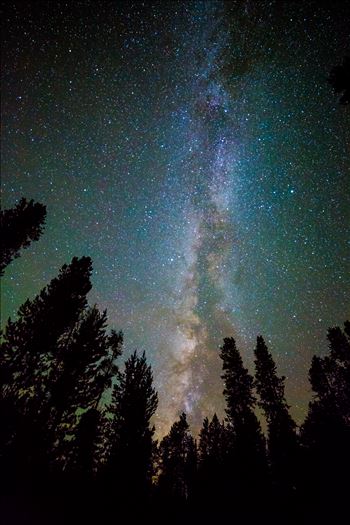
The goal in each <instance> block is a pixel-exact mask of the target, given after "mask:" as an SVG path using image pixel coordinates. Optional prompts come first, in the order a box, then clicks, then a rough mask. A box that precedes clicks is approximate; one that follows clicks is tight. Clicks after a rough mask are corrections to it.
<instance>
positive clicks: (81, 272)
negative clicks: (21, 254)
mask: <svg viewBox="0 0 350 525" xmlns="http://www.w3.org/2000/svg"><path fill="white" fill-rule="evenodd" d="M90 275H91V260H90V259H89V258H88V257H82V258H81V259H77V258H73V260H72V262H71V264H70V265H64V266H63V267H62V269H61V270H60V273H59V275H58V277H56V278H54V279H53V280H52V281H51V283H50V284H49V285H48V286H47V287H46V288H44V289H43V290H42V291H41V292H40V294H39V295H38V296H37V297H36V298H35V299H34V300H33V301H29V300H27V301H26V302H25V303H24V305H22V306H21V307H20V309H19V311H18V319H17V320H16V321H15V322H12V321H11V320H10V319H9V321H8V324H7V326H6V329H5V333H4V337H3V342H2V344H1V348H0V352H1V362H0V377H1V405H2V407H4V406H6V407H7V408H6V410H7V412H9V411H11V413H12V417H13V419H14V421H15V422H16V428H12V430H11V431H10V434H11V437H10V438H7V439H5V441H6V446H7V447H8V446H10V445H11V443H12V444H13V445H14V444H15V443H17V444H16V445H15V448H16V450H17V453H18V457H17V460H18V461H19V459H18V458H19V457H20V456H21V463H22V464H23V463H25V459H24V458H25V457H26V456H28V457H29V456H33V457H38V455H39V454H40V453H43V450H42V447H43V441H45V440H46V437H47V436H46V430H47V428H46V424H47V420H46V419H47V415H48V406H49V404H50V397H51V386H52V377H55V376H56V370H55V366H54V365H55V364H56V357H57V353H58V346H59V345H58V341H59V339H60V338H65V337H66V334H69V333H70V332H71V331H72V330H73V329H74V326H75V324H76V322H77V320H78V318H79V316H80V315H81V312H82V311H83V310H84V308H85V307H86V294H87V293H88V292H89V290H90V288H91V283H90ZM9 407H10V408H9Z"/></svg>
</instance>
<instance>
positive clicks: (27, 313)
mask: <svg viewBox="0 0 350 525" xmlns="http://www.w3.org/2000/svg"><path fill="white" fill-rule="evenodd" d="M23 202H26V201H24V200H22V201H21V203H22V205H21V206H20V207H18V206H17V207H16V208H15V210H12V212H11V210H8V211H7V212H4V213H5V214H7V216H8V217H14V216H15V215H17V219H16V220H13V222H12V226H11V221H10V220H7V222H6V221H5V222H6V226H5V229H6V228H7V236H8V239H9V240H8V241H7V246H8V247H9V248H7V253H8V254H12V255H10V256H6V257H5V259H3V260H2V264H3V266H2V269H4V268H5V266H6V265H7V264H9V262H11V260H12V258H13V257H15V256H17V255H18V253H19V250H20V248H21V247H23V246H27V245H28V243H29V239H36V238H38V236H39V234H40V232H41V226H40V225H41V224H42V221H43V217H44V215H43V210H44V207H41V205H35V204H33V202H32V201H31V203H30V208H31V209H32V210H33V209H36V210H40V213H38V214H37V215H36V218H35V219H33V221H32V225H31V228H30V231H31V232H32V233H30V234H28V231H27V230H26V233H25V234H24V233H23V235H22V234H18V236H17V239H16V241H15V242H13V243H12V244H11V242H12V241H11V234H10V232H11V228H15V229H17V228H18V224H23V223H24V222H26V220H27V219H26V220H24V219H23V216H22V217H21V214H23V215H25V216H26V214H27V212H28V207H27V206H26V205H24V204H23ZM11 220H12V219H11ZM2 224H3V223H2ZM33 232H36V233H35V234H33ZM10 246H12V247H10ZM91 272H92V264H91V260H90V258H89V257H82V258H80V259H78V258H76V257H75V258H73V259H72V261H71V263H70V264H68V265H64V266H63V267H62V268H61V270H60V272H59V274H58V276H57V277H56V278H54V279H53V280H52V281H51V282H50V283H49V284H48V286H46V287H45V288H44V289H43V290H42V291H41V292H40V293H39V294H38V295H37V296H36V297H35V298H34V299H33V300H29V299H28V300H27V301H26V302H25V303H24V304H23V305H22V306H21V307H20V309H19V311H18V315H17V318H16V320H15V321H12V320H11V319H9V320H8V323H7V325H6V328H5V331H4V333H3V337H2V342H1V349H0V381H1V383H0V388H1V390H0V481H1V487H0V495H1V499H2V502H1V509H2V514H3V517H5V523H23V524H24V523H43V524H44V523H45V524H47V523H53V524H55V523H72V524H78V523H82V524H85V523H102V522H104V521H106V520H108V521H109V522H111V523H112V522H114V523H118V522H119V523H125V522H126V520H128V521H130V522H134V521H135V522H140V523H164V522H166V523H197V522H198V523H199V522H202V521H203V522H206V521H207V520H210V521H212V522H214V521H215V522H217V523H226V522H227V523H235V522H236V523H255V522H258V521H259V522H261V523H266V522H267V523H276V524H277V523H278V524H279V523H328V522H330V521H332V522H335V523H336V522H337V521H334V520H335V519H341V516H342V513H345V512H346V503H347V494H348V491H349V483H348V476H349V472H350V460H349V457H350V455H349V443H350V323H349V322H348V321H347V322H346V323H345V325H344V329H343V330H342V329H341V328H339V327H334V328H330V329H329V331H328V335H327V337H328V341H329V352H328V354H327V355H325V356H323V357H316V356H314V358H313V359H312V363H311V367H310V372H309V379H310V384H311V388H312V391H313V397H312V400H311V402H310V404H309V410H308V414H307V417H306V419H305V421H304V423H303V425H302V426H301V427H300V428H299V429H298V428H297V425H296V423H295V422H294V421H293V419H292V417H291V415H290V412H289V408H290V407H289V406H288V404H287V401H286V399H285V392H284V377H279V376H278V374H277V369H276V365H275V362H274V360H273V357H272V355H271V353H270V352H269V349H268V348H267V346H266V343H265V341H264V339H263V337H261V336H259V337H258V338H257V342H256V347H255V351H254V354H255V373H254V376H253V375H251V373H250V372H249V371H248V369H247V368H246V367H245V366H244V363H243V360H242V357H241V355H240V352H239V350H238V348H237V346H236V342H235V340H234V339H233V338H232V337H228V338H225V339H224V341H223V344H222V346H221V348H220V354H219V355H220V358H221V360H222V370H223V372H222V379H223V395H224V397H225V401H226V416H225V418H224V420H223V421H220V420H219V418H218V417H217V415H216V414H214V416H213V417H212V418H211V419H210V420H209V419H208V418H205V419H204V421H203V425H202V428H201V431H200V433H199V436H198V440H196V439H195V438H194V437H193V436H192V434H191V431H190V427H189V424H188V421H187V417H186V414H185V413H182V414H181V415H180V416H179V419H178V420H177V421H175V422H174V424H173V425H172V427H171V429H170V431H169V433H168V435H166V436H165V437H164V438H163V439H162V440H161V441H160V443H158V442H157V441H156V440H155V437H154V433H155V428H154V426H153V424H152V417H153V415H154V413H155V411H156V409H157V403H158V397H157V393H156V391H155V389H154V386H153V376H152V370H151V367H150V366H149V365H148V364H147V360H146V357H145V354H144V353H143V354H139V353H137V352H136V351H135V352H134V353H133V354H132V355H130V357H128V358H127V359H126V361H125V363H124V365H121V363H120V358H121V355H122V351H123V335H122V333H121V332H115V331H113V330H112V331H108V329H107V314H106V312H100V311H99V310H98V308H97V307H96V306H93V307H90V306H89V305H88V301H87V294H88V292H89V291H90V289H91V281H90V278H91ZM257 409H259V410H260V411H261V412H262V414H263V416H264V420H265V423H266V431H265V432H263V430H262V426H261V418H258V417H257ZM339 522H340V521H339Z"/></svg>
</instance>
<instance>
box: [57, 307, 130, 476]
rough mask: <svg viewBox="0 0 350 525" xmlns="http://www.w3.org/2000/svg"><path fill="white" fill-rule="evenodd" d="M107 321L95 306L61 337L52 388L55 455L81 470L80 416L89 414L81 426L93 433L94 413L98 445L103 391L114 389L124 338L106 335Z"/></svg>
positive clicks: (92, 466) (113, 334)
mask: <svg viewBox="0 0 350 525" xmlns="http://www.w3.org/2000/svg"><path fill="white" fill-rule="evenodd" d="M106 322H107V314H106V312H105V311H104V312H103V313H102V314H101V313H100V312H99V311H98V309H97V308H96V306H95V307H93V308H90V309H87V310H86V311H84V312H83V314H82V316H81V318H80V320H79V322H78V323H77V325H76V327H75V328H74V330H73V331H72V332H71V333H69V334H67V337H66V338H62V340H61V341H60V344H59V348H58V352H57V354H58V355H57V358H56V363H55V365H56V366H55V374H54V375H53V376H54V377H53V379H52V387H51V389H50V391H51V396H50V418H49V428H50V429H51V432H52V433H53V436H52V443H55V447H56V455H57V454H58V456H61V459H62V460H63V462H66V461H68V462H70V463H71V465H73V466H75V467H74V468H77V469H78V470H79V469H80V466H79V464H77V461H78V460H77V457H74V456H79V455H80V452H79V446H76V443H75V437H76V435H77V433H79V432H80V433H81V428H80V419H81V417H82V416H81V414H86V413H87V412H86V411H88V413H89V414H90V416H89V418H87V416H85V417H83V423H82V424H83V428H84V429H85V428H86V424H85V422H86V421H89V422H90V426H89V428H90V431H91V421H92V416H91V414H95V416H94V421H96V429H95V433H96V436H95V444H96V446H97V443H96V440H97V433H98V427H99V425H100V424H101V421H100V412H99V411H98V408H99V404H100V402H101V398H102V396H103V394H104V392H105V391H106V390H107V389H109V388H110V387H111V384H112V379H113V377H114V376H117V375H118V366H117V364H116V362H115V360H116V359H117V358H118V357H119V356H120V354H121V345H122V335H121V334H117V333H116V332H114V331H113V332H112V333H111V335H107V333H106ZM68 437H69V439H67V438H68ZM89 439H90V438H89ZM78 441H79V440H78ZM79 442H81V439H80V441H79ZM94 459H96V460H97V458H94ZM93 469H94V462H92V463H91V465H90V474H91V473H92V471H93Z"/></svg>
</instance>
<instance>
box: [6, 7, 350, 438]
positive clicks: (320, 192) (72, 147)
mask: <svg viewBox="0 0 350 525" xmlns="http://www.w3.org/2000/svg"><path fill="white" fill-rule="evenodd" d="M319 4H322V5H319ZM324 4H325V2H322V3H319V2H317V1H310V2H307V3H306V2H277V1H269V2H266V1H261V2H252V1H251V2H250V1H246V2H241V1H240V2H224V1H217V2H216V1H210V0H207V1H202V2H200V1H198V2H197V1H187V2H183V1H181V2H177V1H159V2H134V3H132V2H86V1H81V2H72V3H71V2H68V3H65V2H54V3H53V5H51V4H49V5H47V3H46V2H45V3H41V2H33V3H32V5H29V4H23V5H22V4H21V3H19V2H18V3H16V2H9V3H8V5H7V6H6V8H5V12H4V13H3V20H4V29H3V38H4V43H3V87H2V90H3V101H2V102H3V107H2V110H3V114H2V120H3V132H2V141H3V142H2V203H3V206H4V207H5V208H6V207H12V206H14V204H15V202H16V201H17V200H18V199H20V197H21V196H25V197H26V198H28V199H31V198H32V199H34V200H36V201H39V202H42V203H43V204H45V205H47V212H48V216H47V223H46V228H45V233H44V235H43V236H42V237H41V239H40V240H39V241H38V242H37V243H34V244H32V245H31V246H30V248H29V249H28V250H26V251H25V252H24V253H23V254H22V256H21V257H20V258H19V259H17V260H16V261H15V262H14V263H13V264H11V266H10V267H9V268H8V269H7V270H6V274H5V276H4V278H3V283H2V290H1V293H2V309H3V315H2V322H3V324H4V323H5V322H6V320H7V318H8V316H11V317H14V316H15V313H16V311H17V309H18V307H19V306H20V304H21V303H23V302H24V300H25V299H26V298H27V297H30V298H33V297H34V295H35V294H36V293H38V292H39V291H40V289H41V288H42V287H43V286H45V285H46V284H47V283H48V282H49V280H50V279H51V278H53V277H54V276H55V275H56V274H57V272H58V269H59V267H60V266H61V265H62V264H63V263H65V262H69V261H70V260H71V258H72V257H73V256H74V255H76V256H82V255H89V256H91V257H92V259H93V264H94V275H93V285H94V287H93V290H92V292H91V293H90V295H89V298H90V303H91V304H94V303H97V305H98V306H99V308H101V309H104V308H107V310H108V317H109V323H110V326H111V327H114V328H116V329H122V330H123V332H124V334H125V343H126V353H127V354H128V353H129V352H130V351H131V350H133V349H134V348H139V349H141V350H146V354H147V357H148V360H149V362H150V363H151V364H152V368H153V370H154V376H155V385H156V388H157V389H158V392H159V401H160V402H159V408H158V412H157V418H156V426H157V431H158V433H159V434H160V435H162V434H163V433H164V432H166V431H167V430H168V429H169V426H170V424H171V423H172V422H173V421H174V419H175V418H176V417H177V416H178V414H179V413H180V412H181V411H182V410H185V411H186V412H187V413H188V415H189V420H190V422H191V423H192V424H193V428H194V429H195V430H197V429H198V427H199V426H200V425H201V422H202V419H203V417H204V416H205V415H208V416H212V414H213V413H214V411H215V410H216V411H218V413H219V414H220V416H221V415H222V413H223V408H222V407H223V400H222V382H221V379H220V368H221V363H220V359H219V355H218V346H219V345H220V344H221V342H222V338H223V337H225V336H234V337H235V338H236V340H237V344H238V346H239V348H240V350H241V352H242V355H243V358H244V360H245V363H247V364H248V365H249V366H250V365H251V363H252V359H253V348H254V346H255V338H256V336H257V335H258V334H260V333H261V334H262V335H263V336H264V337H265V340H266V341H267V342H268V344H269V345H270V349H271V351H272V354H273V356H274V358H275V359H276V362H277V365H278V370H279V372H280V373H281V374H284V375H285V376H286V377H287V379H286V389H287V398H288V401H289V403H290V404H291V405H292V414H293V415H294V417H295V418H296V419H297V421H298V422H300V421H301V420H302V419H303V417H304V415H305V411H306V408H307V402H308V400H309V398H310V393H309V390H308V388H309V387H308V383H307V371H308V368H309V366H310V360H311V357H312V355H313V354H315V353H316V354H322V353H323V352H324V351H325V349H326V347H327V343H326V337H325V336H326V331H327V328H328V327H329V326H334V325H342V323H343V321H344V320H345V319H346V318H347V317H348V316H349V314H350V309H349V297H350V280H349V270H350V267H349V260H350V244H349V224H350V188H349V143H350V126H349V109H348V107H342V106H340V105H339V103H338V98H337V96H336V95H335V94H334V93H333V91H332V87H331V86H330V85H329V83H328V82H327V77H328V76H329V73H330V70H331V69H332V68H333V67H334V66H335V65H337V64H338V63H340V62H341V60H342V58H343V57H344V56H345V55H346V54H348V53H349V47H350V44H349V41H350V38H349V33H350V31H349V24H348V22H349V7H348V6H347V5H346V4H347V3H346V2H329V6H328V7H325V5H324Z"/></svg>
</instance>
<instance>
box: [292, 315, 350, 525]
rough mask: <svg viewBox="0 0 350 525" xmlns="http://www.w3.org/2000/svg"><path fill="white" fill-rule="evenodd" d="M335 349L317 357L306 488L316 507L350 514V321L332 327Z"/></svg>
mask: <svg viewBox="0 0 350 525" xmlns="http://www.w3.org/2000/svg"><path fill="white" fill-rule="evenodd" d="M327 337H328V341H329V349H330V352H329V354H328V355H326V356H325V357H317V356H314V357H313V359H312V363H311V368H310V371H309V379H310V382H311V387H312V390H313V392H314V398H313V400H312V401H311V402H310V404H309V412H308V415H307V417H306V420H305V423H304V424H303V426H302V442H303V445H304V447H305V450H306V461H305V463H306V465H307V467H308V471H304V474H305V476H304V477H305V480H306V482H307V485H308V486H307V487H306V488H305V490H306V491H307V490H308V487H310V486H311V487H314V488H315V489H314V502H313V504H314V505H317V506H318V507H319V509H320V514H321V515H323V514H324V515H327V513H328V518H330V516H334V517H335V516H339V517H340V516H341V513H342V512H346V503H347V494H348V489H349V485H348V483H346V481H345V482H344V480H346V479H347V478H348V475H349V471H350V449H349V443H350V337H349V322H348V321H347V322H346V323H345V329H344V332H343V331H342V330H341V329H340V328H339V327H334V328H330V329H329V330H328V335H327Z"/></svg>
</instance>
